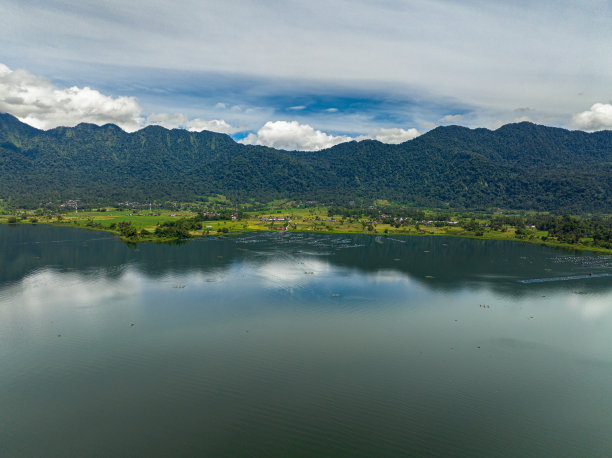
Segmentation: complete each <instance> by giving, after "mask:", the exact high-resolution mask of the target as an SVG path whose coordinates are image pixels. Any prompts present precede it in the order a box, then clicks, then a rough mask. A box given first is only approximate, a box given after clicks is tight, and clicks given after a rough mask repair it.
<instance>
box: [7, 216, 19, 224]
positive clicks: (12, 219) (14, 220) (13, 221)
mask: <svg viewBox="0 0 612 458" xmlns="http://www.w3.org/2000/svg"><path fill="white" fill-rule="evenodd" d="M8 223H9V224H17V217H16V216H9V217H8Z"/></svg>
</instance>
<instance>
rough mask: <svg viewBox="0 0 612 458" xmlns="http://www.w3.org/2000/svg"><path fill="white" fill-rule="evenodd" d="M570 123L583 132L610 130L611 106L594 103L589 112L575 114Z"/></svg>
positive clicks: (611, 119)
mask: <svg viewBox="0 0 612 458" xmlns="http://www.w3.org/2000/svg"><path fill="white" fill-rule="evenodd" d="M572 122H573V123H574V125H575V126H576V127H578V128H580V129H584V130H590V131H593V130H602V129H612V104H610V103H596V104H594V105H593V106H592V107H591V108H590V109H589V110H587V111H583V112H582V113H578V114H575V115H574V116H573V117H572Z"/></svg>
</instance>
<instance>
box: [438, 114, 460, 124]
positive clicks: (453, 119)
mask: <svg viewBox="0 0 612 458" xmlns="http://www.w3.org/2000/svg"><path fill="white" fill-rule="evenodd" d="M461 119H463V116H461V115H460V114H455V115H446V116H443V117H441V118H440V119H439V120H438V122H444V123H445V122H457V121H460V120H461Z"/></svg>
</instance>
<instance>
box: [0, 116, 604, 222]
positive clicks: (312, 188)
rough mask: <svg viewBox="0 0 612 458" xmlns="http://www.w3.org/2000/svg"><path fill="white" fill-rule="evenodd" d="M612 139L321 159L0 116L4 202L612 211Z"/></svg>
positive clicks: (536, 136) (495, 137)
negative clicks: (380, 204) (223, 201)
mask: <svg viewBox="0 0 612 458" xmlns="http://www.w3.org/2000/svg"><path fill="white" fill-rule="evenodd" d="M611 171H612V131H600V132H593V133H587V132H582V131H570V130H566V129H561V128H556V127H549V126H542V125H538V124H533V123H528V122H521V123H515V124H507V125H505V126H502V127H500V128H498V129H495V130H489V129H484V128H477V129H470V128H467V127H462V126H442V127H437V128H435V129H433V130H431V131H429V132H427V133H425V134H423V135H421V136H419V137H416V138H414V139H412V140H409V141H407V142H404V143H400V144H397V145H391V144H385V143H381V142H379V141H376V140H363V141H359V142H356V141H351V142H346V143H341V144H338V145H335V146H333V147H331V148H328V149H324V150H320V151H316V152H304V151H287V150H278V149H274V148H270V147H265V146H257V145H242V144H240V143H237V142H236V141H234V140H233V139H232V138H231V137H230V136H229V135H226V134H220V133H214V132H209V131H206V130H203V131H201V132H191V131H187V130H183V129H166V128H164V127H161V126H147V127H145V128H143V129H140V130H138V131H135V132H125V131H124V130H122V129H121V128H120V127H118V126H116V125H115V124H105V125H104V126H97V125H95V124H89V123H81V124H79V125H77V126H75V127H57V128H54V129H49V130H40V129H36V128H33V127H31V126H29V125H27V124H25V123H22V122H21V121H19V120H18V119H17V118H15V117H14V116H12V115H10V114H0V198H1V199H4V200H5V201H10V202H11V204H14V205H29V206H34V205H38V204H40V203H41V202H42V203H44V202H55V201H62V200H67V199H80V200H82V201H86V202H90V203H91V204H97V203H99V204H102V203H114V202H117V201H124V200H147V201H148V200H158V201H161V200H190V201H191V200H198V199H199V198H201V197H203V196H209V195H213V194H225V195H227V196H229V197H231V198H233V199H236V200H241V201H246V200H248V199H250V198H254V199H257V200H272V199H276V198H292V199H297V200H318V201H323V202H329V203H332V202H333V203H342V202H348V201H350V200H360V199H361V200H363V201H364V202H365V201H371V200H374V199H387V200H393V201H397V202H400V203H405V204H414V205H423V206H435V207H442V208H492V207H500V208H517V209H534V210H543V211H544V210H553V211H560V210H564V211H573V212H590V211H596V212H610V211H612V198H611V196H612V192H611V191H612V179H611V177H612V173H610V172H611Z"/></svg>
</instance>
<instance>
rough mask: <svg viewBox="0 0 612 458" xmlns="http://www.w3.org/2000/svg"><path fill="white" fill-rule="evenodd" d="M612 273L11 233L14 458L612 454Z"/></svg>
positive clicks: (416, 240)
mask: <svg viewBox="0 0 612 458" xmlns="http://www.w3.org/2000/svg"><path fill="white" fill-rule="evenodd" d="M610 273H612V258H611V257H609V256H598V255H594V254H590V253H575V252H567V251H560V250H555V249H551V248H545V247H541V246H536V245H529V244H520V243H510V242H496V241H480V240H467V239H453V238H440V237H438V238H425V237H413V238H401V237H389V238H383V237H378V238H376V237H370V236H358V235H355V236H345V235H341V236H324V235H315V234H245V235H243V236H238V237H230V238H226V239H223V240H215V239H212V238H209V239H205V240H204V239H203V240H194V241H191V242H189V243H187V244H183V245H157V244H141V245H138V246H137V247H136V248H134V247H129V246H128V245H126V244H124V243H122V242H120V241H118V240H115V239H114V238H112V237H110V236H108V235H107V234H105V233H99V232H88V231H83V230H77V229H70V228H54V227H45V226H25V225H21V226H18V227H8V226H0V455H2V456H57V455H63V456H66V455H69V456H89V455H99V456H109V455H122V456H125V455H128V456H130V455H131V456H133V455H147V456H168V455H172V456H180V455H188V456H189V455H212V456H315V455H316V456H320V455H325V456H389V455H414V456H424V455H445V456H450V455H461V456H501V455H504V456H509V455H510V456H525V455H540V456H541V455H546V456H602V455H609V454H610V453H612V278H610V277H605V276H603V277H597V276H598V275H600V274H610ZM589 274H593V276H589ZM584 275H586V276H587V277H588V278H582V279H572V277H577V276H584ZM539 279H555V281H547V282H538V281H536V282H530V283H521V282H520V281H521V280H539Z"/></svg>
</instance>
